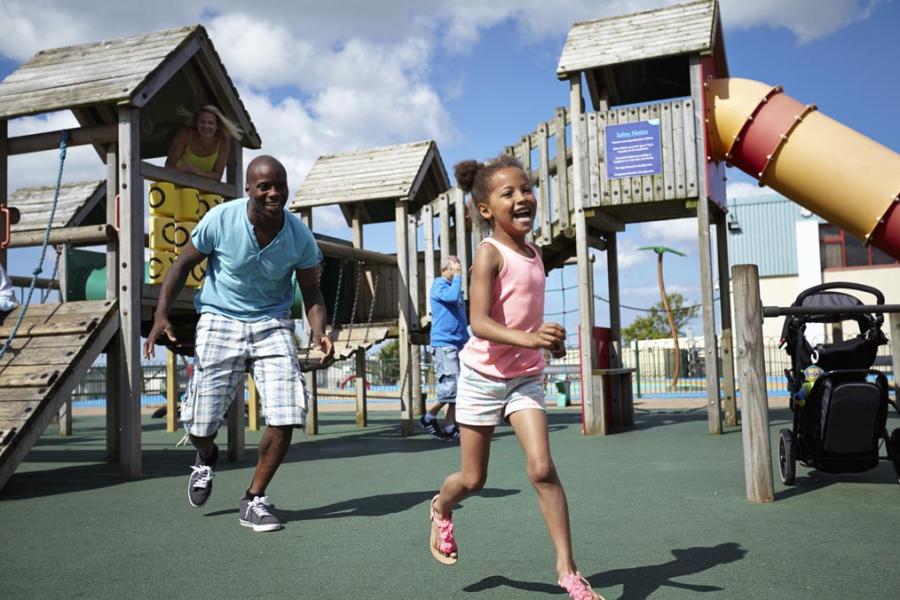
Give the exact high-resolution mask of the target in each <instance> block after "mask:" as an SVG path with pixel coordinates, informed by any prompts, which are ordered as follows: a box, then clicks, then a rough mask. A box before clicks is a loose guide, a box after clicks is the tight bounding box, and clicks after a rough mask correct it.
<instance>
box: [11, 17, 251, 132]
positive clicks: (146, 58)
mask: <svg viewBox="0 0 900 600" xmlns="http://www.w3.org/2000/svg"><path fill="white" fill-rule="evenodd" d="M185 70H189V71H190V74H189V76H188V78H189V79H193V80H195V81H194V82H193V85H192V86H191V88H192V89H193V90H194V92H195V93H201V94H203V95H208V96H209V97H208V98H205V99H206V100H208V101H214V102H215V103H216V104H217V105H218V106H219V107H220V108H221V109H222V110H223V111H224V112H225V114H226V115H227V116H228V117H230V118H232V119H234V120H235V121H236V122H237V124H238V125H239V126H240V127H241V129H242V130H243V131H244V138H243V139H242V143H243V145H244V146H246V147H250V148H259V147H260V144H261V142H260V139H259V134H258V133H257V132H256V128H255V126H254V125H253V121H252V120H251V119H250V115H249V114H248V113H247V110H246V109H245V108H244V105H243V103H242V102H241V100H240V97H239V96H238V93H237V90H236V89H235V87H234V84H233V83H232V81H231V79H230V78H229V77H228V74H227V72H226V71H225V67H224V65H223V64H222V62H221V60H220V59H219V55H218V53H217V52H216V51H215V49H214V48H213V45H212V41H211V40H210V39H209V36H208V35H207V33H206V30H205V29H204V28H203V26H201V25H191V26H187V27H178V28H175V29H167V30H165V31H158V32H154V33H145V34H140V35H135V36H130V37H125V38H118V39H113V40H104V41H101V42H94V43H90V44H80V45H77V46H68V47H64V48H54V49H50V50H42V51H40V52H38V53H37V54H35V55H34V56H33V57H31V59H29V60H28V61H27V62H26V63H25V64H23V65H21V66H20V67H19V68H18V69H16V70H15V71H13V73H11V74H10V75H9V76H8V77H7V78H6V79H4V80H3V82H2V83H0V118H7V119H8V118H14V117H20V116H25V115H34V114H40V113H46V112H51V111H57V110H64V109H72V110H73V111H74V112H75V113H76V117H77V118H78V120H79V121H80V122H81V123H82V125H88V124H98V122H113V123H114V122H115V115H114V111H108V110H107V111H105V112H101V113H99V114H89V113H88V112H87V110H86V109H89V108H97V107H105V108H108V107H109V106H115V105H117V104H121V103H127V104H130V105H132V106H136V107H143V106H144V105H145V104H147V103H148V102H150V100H151V99H152V98H153V96H154V95H155V94H156V93H157V92H159V91H160V90H161V89H162V88H163V87H164V86H165V85H166V83H168V82H169V81H170V80H171V79H173V78H174V77H175V76H176V75H179V74H182V73H183V72H184V71H185ZM76 109H81V110H80V111H79V110H76Z"/></svg>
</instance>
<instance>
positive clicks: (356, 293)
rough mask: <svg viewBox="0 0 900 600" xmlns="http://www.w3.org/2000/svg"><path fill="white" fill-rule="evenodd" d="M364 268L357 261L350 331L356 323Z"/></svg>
mask: <svg viewBox="0 0 900 600" xmlns="http://www.w3.org/2000/svg"><path fill="white" fill-rule="evenodd" d="M362 266H363V264H362V261H356V287H355V288H354V290H353V308H351V309H350V326H349V327H348V328H347V330H348V331H353V324H354V323H355V322H356V305H357V304H358V303H359V284H360V282H361V281H362V275H363V269H362ZM348 335H349V334H348Z"/></svg>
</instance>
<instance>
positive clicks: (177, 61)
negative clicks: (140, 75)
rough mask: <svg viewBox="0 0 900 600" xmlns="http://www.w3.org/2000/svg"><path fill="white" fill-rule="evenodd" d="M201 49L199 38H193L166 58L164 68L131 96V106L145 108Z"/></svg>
mask: <svg viewBox="0 0 900 600" xmlns="http://www.w3.org/2000/svg"><path fill="white" fill-rule="evenodd" d="M199 49H200V41H199V39H198V38H197V36H194V37H193V38H191V39H190V40H189V41H188V43H187V44H185V45H184V46H182V47H181V48H179V49H178V50H177V51H176V52H175V53H174V54H170V55H169V56H167V57H166V61H165V62H164V63H163V65H162V68H160V69H158V70H156V71H154V72H153V73H152V74H151V75H150V77H148V78H147V79H145V80H144V81H143V82H142V83H141V86H140V87H139V88H137V89H136V90H134V93H133V94H132V96H131V104H133V105H134V106H136V107H138V108H143V107H144V106H146V105H147V103H148V102H150V100H151V99H152V98H153V97H154V96H155V95H156V93H157V92H159V90H161V89H162V88H163V86H165V85H166V84H167V83H169V81H170V80H171V79H172V78H173V77H174V76H175V75H177V74H178V71H180V70H181V68H182V67H183V66H184V65H185V63H187V61H189V60H190V59H191V57H193V56H194V55H195V54H196V53H197V51H198V50H199Z"/></svg>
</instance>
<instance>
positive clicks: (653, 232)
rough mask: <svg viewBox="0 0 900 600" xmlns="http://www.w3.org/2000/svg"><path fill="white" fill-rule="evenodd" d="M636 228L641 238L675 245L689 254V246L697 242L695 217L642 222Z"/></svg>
mask: <svg viewBox="0 0 900 600" xmlns="http://www.w3.org/2000/svg"><path fill="white" fill-rule="evenodd" d="M637 229H638V232H639V233H640V235H641V238H642V239H644V240H646V241H648V242H651V243H654V244H657V243H662V244H668V245H671V246H676V248H675V250H679V251H681V252H684V253H685V254H690V248H692V247H696V244H697V219H694V218H690V219H676V220H674V221H653V222H650V223H642V224H640V225H638V226H637Z"/></svg>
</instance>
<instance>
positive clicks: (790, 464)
mask: <svg viewBox="0 0 900 600" xmlns="http://www.w3.org/2000/svg"><path fill="white" fill-rule="evenodd" d="M779 438H780V439H779V441H778V466H779V470H780V471H781V481H782V483H784V485H794V479H795V477H796V468H797V458H796V454H795V451H794V432H792V431H791V430H790V429H782V430H781V435H780V436H779ZM895 466H896V464H895Z"/></svg>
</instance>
